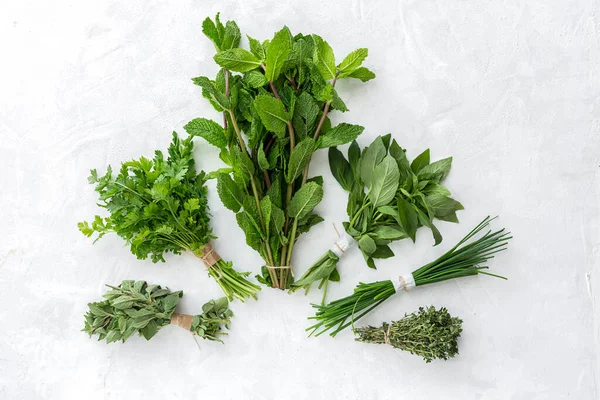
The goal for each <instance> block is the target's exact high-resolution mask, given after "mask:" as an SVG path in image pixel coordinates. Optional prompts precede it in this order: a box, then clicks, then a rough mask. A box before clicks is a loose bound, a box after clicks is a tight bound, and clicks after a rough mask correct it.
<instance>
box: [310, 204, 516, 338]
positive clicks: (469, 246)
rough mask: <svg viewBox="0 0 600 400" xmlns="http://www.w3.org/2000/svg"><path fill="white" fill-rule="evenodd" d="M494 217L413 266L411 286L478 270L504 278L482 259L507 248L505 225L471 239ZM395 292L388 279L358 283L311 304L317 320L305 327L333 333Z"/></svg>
mask: <svg viewBox="0 0 600 400" xmlns="http://www.w3.org/2000/svg"><path fill="white" fill-rule="evenodd" d="M495 218H496V217H494V218H490V217H489V216H488V217H486V218H485V219H484V220H483V221H481V222H480V223H479V224H478V225H477V226H476V227H475V228H474V229H473V230H472V231H471V232H469V233H468V234H467V235H466V236H465V237H464V238H463V239H462V240H461V241H460V242H458V243H457V244H456V246H454V247H453V248H451V249H450V250H448V251H447V252H446V253H444V254H443V255H442V256H441V257H439V258H438V259H436V260H435V261H433V262H431V263H429V264H426V265H424V266H422V267H421V268H418V269H416V270H415V271H414V272H413V273H412V278H413V279H414V286H422V285H427V284H430V283H435V282H442V281H445V280H448V279H454V278H460V277H463V276H471V275H477V274H485V275H490V276H493V277H496V278H502V279H506V278H505V277H503V276H500V275H495V274H491V273H489V272H486V271H485V270H486V269H488V267H487V266H486V265H484V263H485V262H487V261H488V260H490V259H492V258H494V255H495V254H496V253H498V252H501V251H503V250H506V245H507V244H508V240H509V239H511V238H512V236H510V232H505V230H504V229H500V230H498V231H495V232H492V231H491V230H488V231H487V232H486V233H485V234H483V236H480V237H479V238H478V239H473V238H474V237H475V236H477V235H478V234H479V233H480V232H481V231H483V230H484V229H485V228H487V227H488V226H489V224H490V222H491V221H493V220H494V219H495ZM472 239H473V240H472ZM395 293H396V289H395V288H394V284H393V283H392V281H391V280H387V281H381V282H373V283H359V285H358V286H357V287H356V288H355V289H354V293H353V294H351V295H350V296H347V297H344V298H342V299H338V300H335V301H332V302H331V303H329V304H327V305H317V304H313V307H315V308H316V309H317V311H316V314H315V315H314V316H312V317H309V319H313V320H316V323H315V324H314V325H312V326H310V327H309V328H307V331H310V334H311V335H313V334H315V335H316V336H318V335H320V334H322V333H324V332H327V331H330V330H331V332H330V335H331V336H335V335H337V334H338V333H339V332H340V331H342V330H344V329H346V328H347V327H348V326H350V325H352V324H353V323H354V321H357V320H359V319H360V318H362V317H363V316H365V315H366V314H368V313H369V312H370V311H371V310H373V309H374V308H375V307H377V306H378V305H380V304H381V303H383V302H384V301H385V300H387V299H388V298H389V297H391V296H392V295H394V294H395Z"/></svg>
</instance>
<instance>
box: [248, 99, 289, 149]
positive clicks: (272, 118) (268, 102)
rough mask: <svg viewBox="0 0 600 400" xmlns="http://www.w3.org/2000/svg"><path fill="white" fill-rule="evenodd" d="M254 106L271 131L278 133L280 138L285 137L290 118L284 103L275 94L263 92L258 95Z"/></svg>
mask: <svg viewBox="0 0 600 400" xmlns="http://www.w3.org/2000/svg"><path fill="white" fill-rule="evenodd" d="M254 107H255V108H256V111H257V112H258V115H260V119H261V121H262V123H263V124H264V126H265V127H266V128H267V129H268V130H269V131H271V132H274V133H276V134H277V136H278V137H279V138H280V139H283V137H284V136H285V131H286V128H287V123H288V121H289V119H290V118H289V115H288V113H287V112H286V111H285V107H284V106H283V103H282V102H281V101H279V100H277V99H276V98H275V97H273V96H269V95H267V94H261V95H258V96H256V99H255V100H254Z"/></svg>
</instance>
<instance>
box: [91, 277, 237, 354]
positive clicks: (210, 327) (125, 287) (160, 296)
mask: <svg viewBox="0 0 600 400" xmlns="http://www.w3.org/2000/svg"><path fill="white" fill-rule="evenodd" d="M106 286H108V287H109V288H111V290H109V291H108V292H106V293H105V294H104V296H103V297H104V299H105V300H103V301H100V302H95V303H88V308H89V310H88V311H87V313H86V314H85V327H84V328H83V331H84V332H87V333H88V334H89V335H90V337H91V336H92V335H97V336H98V340H106V342H107V343H111V342H117V341H119V340H121V341H123V342H125V341H126V340H127V339H129V338H130V337H131V336H132V335H133V334H135V333H138V334H139V335H140V336H143V337H144V338H145V339H146V340H150V339H151V338H152V337H153V336H154V335H156V333H157V332H158V331H159V330H160V329H161V328H163V327H164V326H166V325H169V324H171V323H172V318H173V317H174V316H176V314H177V313H175V308H176V307H177V304H179V299H180V298H181V297H182V296H183V292H182V291H177V292H171V291H170V290H169V289H168V288H161V287H160V286H159V285H148V284H147V283H146V282H145V281H130V280H125V281H123V282H121V284H120V285H119V286H110V285H106ZM202 311H203V313H202V314H200V315H195V316H193V317H192V316H191V315H189V316H187V315H181V314H179V316H184V317H187V319H189V320H190V321H191V325H190V326H189V328H188V327H186V328H188V329H189V330H190V331H191V332H192V333H193V334H194V335H198V336H200V337H202V338H203V339H207V340H214V341H219V342H222V341H221V339H220V338H219V336H221V335H226V333H224V332H222V331H221V330H222V326H225V327H228V324H229V321H230V319H231V317H232V316H233V313H232V312H231V310H229V305H228V301H227V299H226V298H225V297H223V298H221V299H218V300H210V301H209V302H207V303H206V304H204V305H203V306H202Z"/></svg>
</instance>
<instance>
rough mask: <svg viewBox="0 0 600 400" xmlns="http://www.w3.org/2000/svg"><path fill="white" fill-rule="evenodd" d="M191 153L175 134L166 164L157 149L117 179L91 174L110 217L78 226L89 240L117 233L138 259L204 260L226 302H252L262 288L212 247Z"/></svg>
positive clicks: (202, 180) (190, 145)
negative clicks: (187, 256)
mask: <svg viewBox="0 0 600 400" xmlns="http://www.w3.org/2000/svg"><path fill="white" fill-rule="evenodd" d="M192 150H193V143H192V141H191V139H190V138H188V139H186V140H183V141H181V140H180V139H179V138H178V137H177V134H175V133H173V141H172V142H171V145H170V146H169V150H168V153H169V156H168V158H167V159H166V160H165V158H164V156H163V154H162V152H160V151H156V153H155V156H154V158H153V159H151V160H149V159H147V158H145V157H141V158H140V159H139V160H132V161H129V162H126V163H123V164H122V166H121V169H120V171H119V173H118V174H117V175H116V176H114V175H113V172H112V169H111V167H110V166H109V167H108V170H107V172H106V174H105V175H104V176H99V175H98V173H97V172H96V170H92V171H91V176H90V177H89V178H88V180H89V182H90V183H91V184H94V185H96V191H97V192H98V193H99V197H100V204H99V206H100V207H103V208H105V209H106V210H107V211H108V212H109V213H110V216H109V217H106V218H102V217H100V216H96V217H95V219H94V221H93V222H92V223H91V224H90V223H88V222H80V223H79V224H78V227H79V229H80V231H81V232H82V233H83V234H84V235H86V236H88V237H90V236H92V235H94V233H97V235H98V237H97V238H96V240H98V239H100V238H101V237H102V236H104V235H105V234H106V233H108V232H115V233H117V235H119V236H120V237H122V238H123V239H125V240H126V241H127V243H128V244H129V245H130V249H131V252H132V253H133V254H135V255H136V256H137V258H138V259H146V258H148V257H150V258H151V259H152V261H153V262H158V261H163V262H164V261H165V259H164V254H165V253H168V252H173V253H175V254H181V253H182V252H189V253H191V254H193V255H194V256H196V257H198V258H200V259H201V260H202V261H203V262H204V264H205V265H206V267H207V268H208V273H209V275H210V276H212V277H213V278H215V280H216V281H217V282H218V283H219V285H220V286H221V288H222V289H223V292H224V293H225V294H226V295H227V297H228V298H229V300H232V299H233V297H237V298H239V299H240V300H242V301H244V299H245V298H248V297H254V298H256V292H257V291H259V290H260V287H259V286H257V285H254V284H252V283H250V282H248V281H247V280H246V279H245V276H247V275H248V273H238V272H236V271H235V270H234V269H233V267H232V264H231V262H226V261H224V260H222V259H221V257H220V256H219V255H218V254H217V253H216V251H215V250H213V249H212V246H211V244H210V240H211V239H214V238H215V236H214V235H213V233H212V230H211V228H210V214H209V210H208V202H207V197H206V196H207V188H206V185H205V183H206V177H205V175H204V172H199V173H197V172H196V169H195V166H194V157H193V152H192Z"/></svg>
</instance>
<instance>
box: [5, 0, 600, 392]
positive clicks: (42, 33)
mask: <svg viewBox="0 0 600 400" xmlns="http://www.w3.org/2000/svg"><path fill="white" fill-rule="evenodd" d="M599 9H600V6H599V4H598V2H595V1H584V0H570V1H558V0H547V1H522V0H519V1H501V2H498V1H471V2H466V1H461V2H441V1H429V0H420V1H406V0H403V1H383V0H381V1H362V0H353V1H331V2H323V1H317V0H310V1H302V2H295V1H282V0H280V1H273V0H260V1H257V0H245V1H241V0H240V1H231V0H223V1H219V2H209V1H190V0H188V1H164V0H155V1H143V2H139V1H138V2H133V1H129V2H123V1H114V0H102V1H94V2H90V1H80V2H76V1H66V0H57V1H52V2H49V1H31V0H19V1H16V0H4V1H2V3H1V4H0V49H1V54H2V62H1V63H0V163H1V170H0V221H1V227H2V229H1V230H0V238H1V240H0V301H1V303H0V304H1V305H0V327H1V328H0V398H1V399H123V398H129V399H141V398H144V399H259V400H262V399H265V400H266V399H277V400H279V399H361V400H366V399H396V398H401V399H515V400H531V399H577V400H592V399H597V398H598V384H599V375H598V374H599V371H598V365H599V364H598V363H599V356H598V354H599V353H598V343H599V340H598V339H599V324H598V321H599V319H598V317H599V315H598V307H599V306H600V300H599V294H600V292H599V290H600V289H599V288H600V278H599V275H598V272H599V271H598V266H599V264H600V261H599V257H600V254H599V252H600V220H599V185H600V174H599V171H600V130H599V125H600V97H599V96H600V75H599V72H600V71H599V65H600V64H599V63H600V46H599V45H600V43H599V28H600V26H599V24H600V17H599V15H598V12H599V11H600V10H599ZM219 10H220V11H222V12H223V17H224V18H225V19H228V18H229V19H235V20H237V21H238V23H239V25H240V27H241V29H242V30H243V33H248V34H251V35H252V36H255V37H259V38H267V37H268V36H269V35H271V34H272V33H273V32H274V31H275V30H276V29H279V28H280V27H281V26H282V25H283V24H287V25H288V26H289V27H290V28H291V29H292V30H293V31H294V32H297V31H302V32H315V33H319V34H321V35H323V36H324V37H325V38H327V40H328V41H329V42H330V43H331V44H332V46H333V48H334V49H335V52H336V54H337V55H338V57H340V58H341V57H343V56H344V55H345V54H346V53H347V52H348V51H350V50H352V49H354V48H357V47H368V48H369V51H370V56H369V58H368V61H367V62H366V64H367V65H368V66H369V67H370V68H372V69H373V70H374V71H375V72H376V73H377V79H376V80H375V81H373V82H371V83H369V84H364V85H363V84H360V83H351V84H346V83H344V84H340V93H341V94H342V96H343V98H344V99H345V100H346V102H347V104H348V106H349V108H350V109H351V112H350V113H348V114H347V115H344V116H340V115H339V114H338V115H337V116H336V120H337V121H342V120H345V121H351V122H355V123H360V124H362V125H364V126H365V127H366V133H365V134H364V135H363V137H362V138H361V139H360V142H361V143H362V144H366V143H368V142H369V141H370V140H371V139H372V138H373V137H374V136H375V135H378V134H383V133H387V132H392V133H393V134H394V136H395V137H396V138H397V139H398V140H399V142H400V143H401V144H402V145H403V146H405V147H407V148H408V149H409V152H410V154H411V156H415V155H416V154H417V153H418V152H420V151H421V150H422V149H424V148H426V147H430V148H431V149H432V154H433V157H435V158H441V157H445V156H449V155H452V156H454V160H455V161H454V166H453V170H452V172H451V174H450V177H449V180H448V186H449V187H450V188H451V190H452V191H453V192H454V194H455V195H456V197H457V198H458V199H460V201H462V202H463V204H464V205H465V207H466V210H465V211H464V212H461V213H460V219H461V224H460V225H452V224H447V223H440V229H441V231H442V233H443V235H444V237H445V241H444V243H443V244H442V245H441V246H440V247H438V248H431V244H432V243H431V238H430V236H429V234H428V233H427V232H425V231H422V232H419V235H418V243H417V245H412V244H410V243H407V242H405V243H398V244H396V245H394V247H393V249H394V250H395V251H396V253H397V256H396V257H395V258H393V259H389V260H386V261H385V262H379V266H380V268H379V270H377V271H372V270H368V269H367V268H366V267H365V266H364V265H363V263H362V259H361V256H360V254H359V253H358V252H357V251H356V249H354V251H352V252H351V253H350V254H349V255H348V256H347V257H346V259H345V260H344V262H343V265H342V267H341V273H342V278H343V281H342V283H341V284H335V285H332V287H331V294H330V296H331V298H336V297H339V296H341V295H345V294H347V293H349V292H350V291H351V288H352V287H353V286H354V285H355V283H356V282H358V281H359V280H362V281H369V280H377V279H383V278H387V277H388V276H391V275H396V274H398V273H403V272H408V271H409V270H410V269H411V268H413V267H415V266H418V265H420V264H421V263H424V262H427V261H429V260H431V259H432V258H434V257H436V256H437V255H439V254H440V253H441V252H443V251H444V250H445V249H447V248H448V247H449V245H450V244H451V243H452V242H454V241H455V240H456V239H458V238H459V237H460V236H462V235H463V234H464V233H465V232H467V231H468V230H469V229H470V227H471V226H473V224H474V223H476V222H478V221H479V220H480V219H481V218H482V217H483V216H485V215H487V214H499V215H500V216H501V219H500V221H499V223H498V225H503V226H506V227H508V228H510V229H511V230H512V231H513V232H514V235H515V239H514V241H513V242H512V243H511V245H510V249H509V251H508V252H507V253H506V254H502V255H501V257H499V258H498V259H497V260H495V261H494V262H493V263H492V264H491V266H492V267H493V268H494V269H495V270H496V271H498V272H499V273H502V274H505V275H507V276H508V277H509V278H510V279H509V280H508V281H507V282H504V281H500V280H494V279H491V278H486V277H477V278H472V279H463V280H461V281H455V282H448V283H444V284H440V285H437V286H435V287H429V288H427V289H421V290H419V291H415V292H414V293H412V294H410V295H403V296H402V297H398V298H395V299H393V300H391V301H389V302H388V303H386V304H385V306H382V307H381V308H380V309H379V310H378V311H377V312H375V313H373V314H372V315H370V316H369V317H368V318H366V319H365V320H364V321H363V322H364V323H371V324H376V323H380V322H381V321H383V320H390V319H394V318H398V317H400V316H401V315H403V313H405V312H411V311H414V310H415V309H416V308H417V307H418V306H420V305H428V304H434V305H438V306H442V305H443V306H447V307H448V308H449V309H450V311H451V312H452V313H453V314H456V315H458V316H460V317H462V318H463V320H464V335H463V337H462V338H461V341H460V355H459V356H458V357H456V358H455V359H453V360H451V361H448V362H434V363H432V364H428V365H426V364H425V363H423V362H422V361H421V360H420V359H418V358H416V357H414V356H411V355H409V354H404V353H402V352H399V351H394V350H393V349H391V348H386V347H384V346H376V345H364V344H360V343H356V342H354V341H353V339H352V335H351V333H350V332H345V333H344V334H340V335H339V336H338V337H337V338H335V339H330V338H328V337H321V338H318V339H314V338H312V339H307V338H306V336H305V333H304V328H305V327H306V326H307V321H306V317H307V316H309V315H311V314H312V310H311V308H310V306H309V303H310V302H316V301H318V299H319V294H318V293H316V292H315V293H311V295H309V296H308V297H304V296H303V295H302V294H300V293H298V294H296V295H292V296H290V295H288V294H285V293H281V292H277V291H274V290H269V289H265V290H263V292H262V293H261V296H260V301H259V302H249V303H247V304H241V303H235V304H234V305H233V308H234V311H235V312H236V318H235V322H234V323H233V325H232V330H231V335H230V336H229V337H228V339H227V343H226V345H225V346H220V345H215V344H211V343H201V349H198V347H197V346H196V344H195V343H194V340H193V339H192V337H191V336H189V335H188V334H186V333H185V332H184V331H182V330H180V329H178V328H176V327H170V328H166V329H164V331H161V332H160V333H159V334H158V335H157V336H156V337H155V339H153V340H152V341H150V342H146V341H145V340H143V339H141V338H136V339H133V340H131V341H130V342H128V343H125V344H113V345H110V346H108V345H105V344H104V343H99V342H95V341H93V340H90V339H88V338H87V336H86V335H85V334H84V333H82V332H80V331H79V330H80V329H81V327H82V323H83V317H82V314H83V313H84V311H85V308H86V303H87V302H88V301H90V300H94V299H97V298H99V296H100V295H101V293H102V291H103V284H104V283H118V282H119V281H120V280H121V279H124V278H138V279H146V280H148V281H152V282H158V283H163V284H166V285H168V286H169V287H171V288H173V289H183V290H184V291H185V293H186V296H185V297H184V299H183V309H184V311H187V312H194V311H196V310H198V308H199V306H200V305H201V304H202V302H204V301H205V300H206V299H208V298H210V297H214V296H217V295H219V290H218V288H217V286H216V284H215V283H214V282H213V281H211V280H210V279H209V278H208V277H207V276H206V273H205V271H204V270H203V268H202V267H201V266H200V265H199V264H198V263H197V262H195V261H194V260H193V259H192V258H188V257H170V258H169V259H168V262H167V263H166V264H159V265H154V264H152V263H151V262H150V261H148V262H143V261H138V260H136V259H135V258H134V257H133V256H132V255H131V254H130V253H129V251H128V249H127V248H125V247H123V245H122V243H121V241H119V239H117V238H116V237H108V238H106V239H105V240H102V241H101V242H99V243H98V244H96V245H94V246H92V244H91V242H90V241H89V240H87V239H86V238H84V237H83V236H82V235H81V234H80V233H79V232H78V231H77V229H76V223H77V221H80V220H82V219H86V218H90V217H91V216H92V215H93V214H94V213H95V212H97V208H96V207H95V205H94V202H95V200H96V198H95V196H94V192H93V190H92V187H91V186H89V185H88V184H87V182H86V176H87V173H88V170H89V169H90V168H92V167H97V168H99V169H104V168H105V166H106V165H107V163H113V164H118V163H119V162H120V161H122V160H125V159H129V158H131V157H134V156H135V157H137V156H139V155H143V154H145V155H151V154H152V151H153V150H154V149H156V148H165V147H166V146H167V144H168V141H169V134H170V132H171V131H173V130H177V131H180V132H182V126H183V125H184V124H185V123H186V122H187V121H188V120H190V119H191V118H193V117H197V116H212V117H214V118H216V119H218V118H219V116H218V115H216V114H215V113H214V112H213V111H212V110H211V109H210V108H209V106H208V104H207V103H206V102H205V101H204V100H203V99H202V98H201V95H200V91H199V89H198V88H197V87H195V86H194V85H192V84H191V82H190V78H191V77H194V76H197V75H199V74H213V73H214V72H216V66H215V65H214V64H213V62H212V60H211V57H212V54H213V49H212V45H211V43H210V42H209V41H208V40H207V39H205V38H204V37H203V35H202V33H201V30H200V24H201V21H202V19H203V18H204V17H205V16H207V15H214V14H215V13H216V12H217V11H219ZM197 155H198V162H199V163H200V165H201V166H203V167H204V168H206V169H211V168H215V167H218V166H219V165H220V163H219V161H218V158H217V157H216V154H215V152H214V151H213V149H212V148H209V147H207V146H204V145H200V146H199V147H198V150H197ZM311 171H312V173H313V174H323V175H324V177H325V182H326V188H325V189H326V196H325V199H324V201H323V203H322V204H321V205H320V206H319V211H320V212H321V214H322V215H323V216H324V217H325V218H326V222H325V223H323V224H321V225H320V226H318V227H316V228H314V230H313V232H311V234H310V235H308V236H304V237H303V238H302V240H301V242H299V244H298V246H297V252H296V256H295V258H294V264H295V265H296V267H297V271H298V272H302V271H303V270H304V269H305V268H307V267H308V265H309V264H310V262H311V261H313V260H314V259H315V258H316V257H317V256H318V255H319V254H320V253H321V252H322V251H324V250H325V249H327V248H328V247H329V246H330V245H331V244H332V241H333V240H334V239H335V233H334V230H333V228H332V223H334V222H335V223H337V224H338V226H339V224H340V223H341V221H343V219H344V217H345V215H344V208H345V207H344V206H343V204H345V195H344V194H343V192H342V190H341V189H340V188H339V187H338V186H337V184H336V183H335V181H334V180H333V179H332V178H331V176H330V175H329V171H328V167H327V162H326V154H323V153H322V154H319V155H318V156H317V157H315V159H314V162H313V167H312V169H311ZM211 188H214V186H212V184H211ZM211 196H212V197H211V206H212V210H213V212H214V219H213V221H214V226H215V231H216V232H217V234H219V235H220V236H221V237H224V238H228V241H227V242H226V241H225V240H222V241H219V242H217V244H216V247H217V248H218V250H219V252H220V253H221V255H222V256H223V257H226V258H229V259H232V260H233V261H234V262H235V265H236V266H237V268H239V269H249V270H252V271H256V270H257V269H258V266H259V264H260V260H259V257H258V256H257V255H256V254H255V253H254V252H252V251H251V250H249V249H247V248H245V246H243V241H242V240H243V239H242V234H241V232H240V231H239V230H238V228H237V226H236V224H235V221H234V218H233V216H232V214H231V213H230V212H229V211H228V210H225V209H223V207H222V206H221V205H220V204H219V201H218V198H217V197H216V194H215V192H214V191H213V192H212V195H211Z"/></svg>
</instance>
